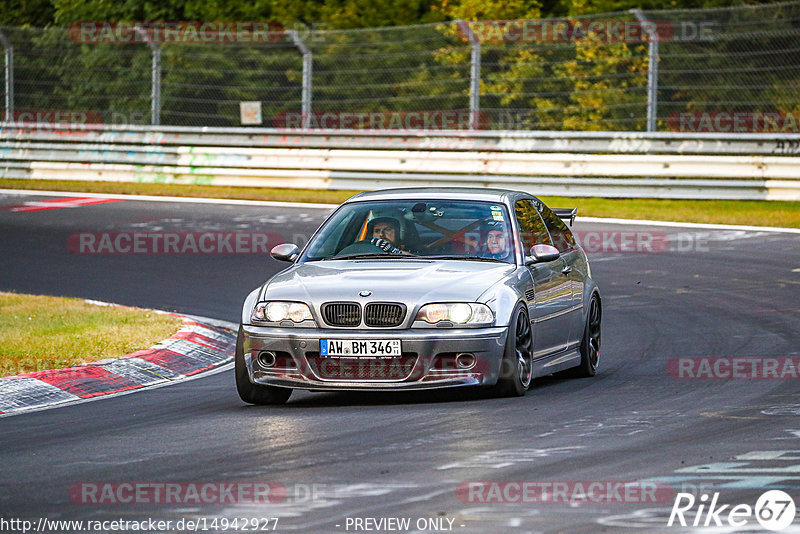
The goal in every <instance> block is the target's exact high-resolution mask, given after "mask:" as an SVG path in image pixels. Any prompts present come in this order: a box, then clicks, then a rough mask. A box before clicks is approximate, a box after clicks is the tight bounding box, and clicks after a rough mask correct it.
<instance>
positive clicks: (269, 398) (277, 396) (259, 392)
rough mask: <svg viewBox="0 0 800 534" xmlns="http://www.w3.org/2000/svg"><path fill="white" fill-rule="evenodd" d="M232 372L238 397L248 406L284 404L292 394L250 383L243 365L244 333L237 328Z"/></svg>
mask: <svg viewBox="0 0 800 534" xmlns="http://www.w3.org/2000/svg"><path fill="white" fill-rule="evenodd" d="M234 370H235V374H236V390H237V391H238V392H239V397H241V399H242V400H243V401H244V402H246V403H248V404H285V403H286V401H287V400H289V396H290V395H291V394H292V390H291V389H287V388H276V387H274V386H262V385H259V384H253V383H252V382H250V376H249V374H248V372H247V365H245V363H244V331H243V330H242V327H241V326H240V327H239V335H238V336H236V353H235V354H234Z"/></svg>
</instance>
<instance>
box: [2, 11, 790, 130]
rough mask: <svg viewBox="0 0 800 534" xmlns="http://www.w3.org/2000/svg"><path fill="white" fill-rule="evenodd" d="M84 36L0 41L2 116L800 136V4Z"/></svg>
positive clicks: (35, 33) (43, 34)
mask: <svg viewBox="0 0 800 534" xmlns="http://www.w3.org/2000/svg"><path fill="white" fill-rule="evenodd" d="M110 24H112V25H113V24H118V23H110ZM77 28H78V30H76V28H75V27H72V28H70V29H57V28H51V29H30V28H25V29H23V28H0V32H2V33H1V34H0V44H2V46H3V48H4V50H5V84H4V105H5V114H6V117H7V118H11V119H12V120H25V121H30V122H37V121H38V122H91V123H95V122H101V123H104V124H112V125H120V126H121V125H128V124H163V125H174V126H240V125H241V124H242V122H241V113H240V111H241V108H240V103H241V102H258V103H260V107H261V119H260V123H259V124H260V125H261V126H266V127H279V128H284V127H287V128H300V127H309V128H378V129H439V128H442V129H469V128H472V129H494V130H613V131H644V130H659V131H670V130H673V131H792V132H797V131H800V120H798V121H797V124H795V122H793V121H794V119H795V117H797V118H798V119H800V98H799V97H798V95H800V44H799V43H800V2H790V3H781V4H772V5H761V6H749V7H736V8H722V9H707V10H685V11H644V12H637V13H633V12H620V13H606V14H599V15H591V16H582V17H570V18H568V19H560V20H538V21H483V22H472V23H464V22H458V21H456V22H451V23H441V24H427V25H417V26H407V27H391V28H372V29H361V30H339V31H331V30H327V31H326V30H308V29H298V30H296V31H294V32H289V31H275V29H274V28H272V29H271V32H270V34H269V38H268V39H262V40H260V41H259V42H253V41H254V40H253V39H251V38H247V39H233V40H230V41H228V42H219V41H220V40H219V39H211V40H210V41H211V42H197V39H192V38H188V37H187V36H186V35H184V36H183V37H182V38H176V39H172V40H169V39H161V40H159V39H154V38H153V37H152V32H151V33H150V34H145V33H142V34H141V35H142V38H141V39H133V40H130V39H129V40H128V41H125V40H123V39H115V36H114V35H113V32H112V33H109V34H108V35H106V36H105V38H100V39H87V38H86V36H85V35H84V34H82V33H81V32H80V27H77ZM101 33H102V32H101ZM134 33H136V32H134ZM94 35H95V36H96V35H98V34H94ZM147 35H150V37H149V38H148V37H147ZM117 37H118V36H117ZM251 37H252V36H251ZM118 41H124V42H118ZM131 41H132V42H131ZM759 121H760V122H759ZM793 125H794V126H793ZM792 127H794V128H795V129H794V130H792V129H791V128H792Z"/></svg>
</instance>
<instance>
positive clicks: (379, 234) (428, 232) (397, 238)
mask: <svg viewBox="0 0 800 534" xmlns="http://www.w3.org/2000/svg"><path fill="white" fill-rule="evenodd" d="M354 257H378V258H386V259H396V258H411V257H424V258H437V257H438V258H443V259H444V258H446V259H465V260H480V261H499V262H505V263H514V240H513V238H512V233H511V227H510V225H509V219H508V212H507V210H506V208H505V206H503V205H502V204H497V203H491V202H477V201H467V200H459V201H452V200H437V201H420V200H413V201H410V200H407V201H379V202H354V203H352V204H346V205H344V206H342V207H341V208H340V209H339V210H337V211H336V213H335V214H334V215H333V216H332V217H331V218H330V219H329V220H328V221H326V222H325V224H324V225H323V227H322V228H321V229H320V231H319V232H318V233H317V235H316V236H314V238H313V239H312V240H311V242H310V243H309V245H308V247H307V248H306V250H305V252H304V254H303V257H302V258H301V260H300V261H317V260H330V259H345V258H354Z"/></svg>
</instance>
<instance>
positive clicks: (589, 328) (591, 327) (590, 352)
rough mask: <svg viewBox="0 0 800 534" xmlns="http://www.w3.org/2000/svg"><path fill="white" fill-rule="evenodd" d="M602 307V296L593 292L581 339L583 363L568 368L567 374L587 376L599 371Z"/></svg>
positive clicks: (580, 376) (577, 376) (578, 376)
mask: <svg viewBox="0 0 800 534" xmlns="http://www.w3.org/2000/svg"><path fill="white" fill-rule="evenodd" d="M602 316H603V313H602V308H601V307H600V298H599V297H598V296H597V294H593V295H592V298H591V300H589V313H587V314H586V325H585V326H584V329H583V339H581V347H580V351H581V363H580V364H579V365H578V366H577V367H573V368H572V369H567V371H565V376H569V377H573V378H586V377H590V376H594V375H595V373H597V366H598V364H599V363H600V337H601V336H600V323H601V321H602V318H603V317H602Z"/></svg>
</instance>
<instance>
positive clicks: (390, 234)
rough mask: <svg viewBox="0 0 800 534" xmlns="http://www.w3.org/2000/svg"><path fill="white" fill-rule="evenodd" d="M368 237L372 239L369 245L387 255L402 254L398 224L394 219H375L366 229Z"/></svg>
mask: <svg viewBox="0 0 800 534" xmlns="http://www.w3.org/2000/svg"><path fill="white" fill-rule="evenodd" d="M367 232H368V235H369V234H371V235H372V238H371V239H370V243H372V244H373V245H375V246H376V247H378V248H380V249H382V250H384V251H386V252H388V253H389V254H403V250H402V249H403V248H404V247H403V244H402V242H401V239H400V222H399V221H398V220H397V219H395V218H394V217H376V218H375V219H372V220H371V221H370V222H369V224H368V227H367Z"/></svg>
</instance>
